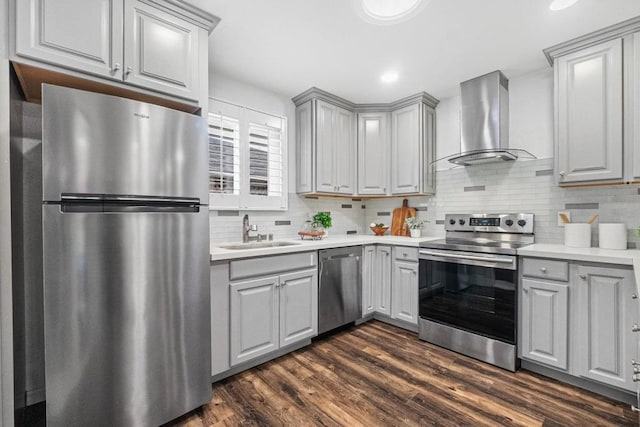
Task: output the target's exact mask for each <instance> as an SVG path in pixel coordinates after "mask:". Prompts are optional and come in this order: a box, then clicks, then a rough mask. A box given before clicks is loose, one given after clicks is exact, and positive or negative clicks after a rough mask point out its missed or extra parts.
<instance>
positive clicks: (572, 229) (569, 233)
mask: <svg viewBox="0 0 640 427" xmlns="http://www.w3.org/2000/svg"><path fill="white" fill-rule="evenodd" d="M564 245H565V246H570V247H572V248H590V247H591V224H586V223H579V222H572V223H569V224H565V225H564Z"/></svg>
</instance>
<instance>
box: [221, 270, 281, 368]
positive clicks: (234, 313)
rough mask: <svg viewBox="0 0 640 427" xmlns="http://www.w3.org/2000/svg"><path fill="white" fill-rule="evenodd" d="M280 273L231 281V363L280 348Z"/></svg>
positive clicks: (237, 362)
mask: <svg viewBox="0 0 640 427" xmlns="http://www.w3.org/2000/svg"><path fill="white" fill-rule="evenodd" d="M279 283H280V281H279V278H278V276H273V277H265V278H262V279H255V280H247V281H244V282H235V283H232V284H231V290H230V293H231V295H230V299H231V307H230V312H231V313H230V316H231V328H230V329H231V366H234V365H237V364H239V363H242V362H246V361H247V360H251V359H253V358H255V357H258V356H261V355H263V354H266V353H269V352H271V351H274V350H277V349H278V346H279V345H278V344H279V340H278V337H279V335H280V334H279V329H278V322H279V316H278V313H279V309H278V286H279Z"/></svg>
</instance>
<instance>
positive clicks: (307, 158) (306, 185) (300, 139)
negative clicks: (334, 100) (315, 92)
mask: <svg viewBox="0 0 640 427" xmlns="http://www.w3.org/2000/svg"><path fill="white" fill-rule="evenodd" d="M296 148H297V150H296V156H297V162H296V191H297V192H298V193H311V192H312V191H313V101H307V102H305V103H304V104H302V105H300V106H298V107H296Z"/></svg>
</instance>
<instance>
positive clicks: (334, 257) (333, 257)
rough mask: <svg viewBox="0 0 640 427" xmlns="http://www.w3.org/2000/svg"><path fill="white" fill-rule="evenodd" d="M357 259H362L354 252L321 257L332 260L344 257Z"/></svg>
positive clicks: (324, 259) (323, 259)
mask: <svg viewBox="0 0 640 427" xmlns="http://www.w3.org/2000/svg"><path fill="white" fill-rule="evenodd" d="M354 257H355V259H356V261H360V257H359V256H357V255H356V254H354V253H349V254H338V255H325V256H323V257H321V258H320V261H330V260H333V259H344V258H354Z"/></svg>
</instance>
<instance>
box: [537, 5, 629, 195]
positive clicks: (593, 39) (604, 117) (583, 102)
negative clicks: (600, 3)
mask: <svg viewBox="0 0 640 427" xmlns="http://www.w3.org/2000/svg"><path fill="white" fill-rule="evenodd" d="M638 31H640V17H638V18H633V19H629V20H627V21H624V22H622V23H620V24H616V25H612V26H610V27H607V28H604V29H602V30H598V31H595V32H593V33H590V34H587V35H584V36H582V37H578V38H575V39H573V40H569V41H567V42H564V43H560V44H558V45H555V46H552V47H550V48H548V49H545V50H544V53H545V55H546V56H547V59H548V60H549V61H550V63H551V64H552V65H553V66H554V73H555V117H554V146H555V171H556V179H557V182H558V184H559V185H561V186H580V185H590V184H594V183H602V184H621V183H627V182H634V183H638V182H640V141H639V138H640V124H639V123H638V122H639V121H640V119H639V118H638V117H640V88H639V86H638V84H639V83H638V81H639V76H640V67H639V66H638V64H639V62H640V46H639V44H640V36H639V35H638Z"/></svg>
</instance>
